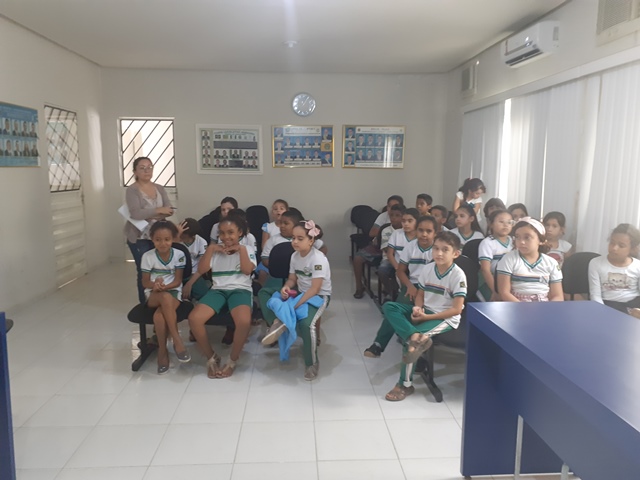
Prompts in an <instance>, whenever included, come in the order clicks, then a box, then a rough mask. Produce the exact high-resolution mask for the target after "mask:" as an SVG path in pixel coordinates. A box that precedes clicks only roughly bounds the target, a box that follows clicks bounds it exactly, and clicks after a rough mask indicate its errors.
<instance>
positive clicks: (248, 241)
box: [210, 223, 258, 250]
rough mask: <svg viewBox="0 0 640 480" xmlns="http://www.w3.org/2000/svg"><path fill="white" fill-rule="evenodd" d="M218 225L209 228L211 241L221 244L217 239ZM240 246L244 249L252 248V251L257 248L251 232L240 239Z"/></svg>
mask: <svg viewBox="0 0 640 480" xmlns="http://www.w3.org/2000/svg"><path fill="white" fill-rule="evenodd" d="M219 225H220V224H219V223H216V224H215V225H214V226H213V227H212V228H211V236H210V237H211V241H212V242H215V243H222V240H220V238H219V234H218V232H219V227H218V226H219ZM240 245H244V246H245V247H253V249H254V250H255V249H256V248H258V247H257V245H258V244H257V243H256V237H254V236H253V234H252V233H251V232H249V233H247V234H246V235H245V236H243V237H242V238H241V239H240Z"/></svg>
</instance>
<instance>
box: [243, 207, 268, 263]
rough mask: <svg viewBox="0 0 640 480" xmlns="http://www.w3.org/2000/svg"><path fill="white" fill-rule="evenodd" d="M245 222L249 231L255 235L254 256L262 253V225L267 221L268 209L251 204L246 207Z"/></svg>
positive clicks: (258, 256)
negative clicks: (255, 246)
mask: <svg viewBox="0 0 640 480" xmlns="http://www.w3.org/2000/svg"><path fill="white" fill-rule="evenodd" d="M246 213H247V223H248V224H249V232H251V234H252V235H253V236H254V237H256V242H257V248H256V258H260V254H261V253H262V226H263V225H264V224H265V223H269V210H267V207H265V206H264V205H251V206H250V207H249V208H247V212H246Z"/></svg>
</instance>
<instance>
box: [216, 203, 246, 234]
mask: <svg viewBox="0 0 640 480" xmlns="http://www.w3.org/2000/svg"><path fill="white" fill-rule="evenodd" d="M223 203H227V202H223ZM229 203H231V202H229ZM224 222H229V223H233V224H234V225H235V226H236V227H238V230H239V231H240V236H241V237H246V236H247V233H249V224H248V223H247V215H246V213H245V212H244V210H241V209H239V208H234V209H233V210H230V211H229V213H228V214H227V216H226V217H224V218H223V219H222V220H220V223H224Z"/></svg>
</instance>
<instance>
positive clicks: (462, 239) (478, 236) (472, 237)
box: [449, 227, 484, 247]
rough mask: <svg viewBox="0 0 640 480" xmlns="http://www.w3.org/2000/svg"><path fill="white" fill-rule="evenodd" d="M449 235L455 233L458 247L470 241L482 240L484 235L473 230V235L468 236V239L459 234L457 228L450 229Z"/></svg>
mask: <svg viewBox="0 0 640 480" xmlns="http://www.w3.org/2000/svg"><path fill="white" fill-rule="evenodd" d="M449 231H450V232H451V233H455V234H456V235H457V236H458V238H459V239H460V246H461V247H464V245H465V243H467V242H469V241H471V240H482V239H483V238H484V235H483V234H482V233H480V232H476V231H475V230H473V233H472V234H471V235H470V236H469V237H465V236H464V235H462V234H461V233H460V231H459V230H458V227H456V228H452V229H451V230H449Z"/></svg>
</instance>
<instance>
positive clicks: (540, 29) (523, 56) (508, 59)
mask: <svg viewBox="0 0 640 480" xmlns="http://www.w3.org/2000/svg"><path fill="white" fill-rule="evenodd" d="M559 40H560V24H559V22H552V21H545V22H540V23H536V24H535V25H532V26H531V27H529V28H527V29H525V30H523V31H521V32H519V33H516V34H514V35H512V36H510V37H509V38H507V39H506V40H505V41H504V42H502V59H503V60H504V63H506V64H507V65H509V66H510V67H520V66H522V65H525V64H526V63H529V62H531V61H533V60H537V59H539V58H542V57H545V56H547V55H550V54H551V53H553V52H555V51H556V50H557V49H558V46H559Z"/></svg>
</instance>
